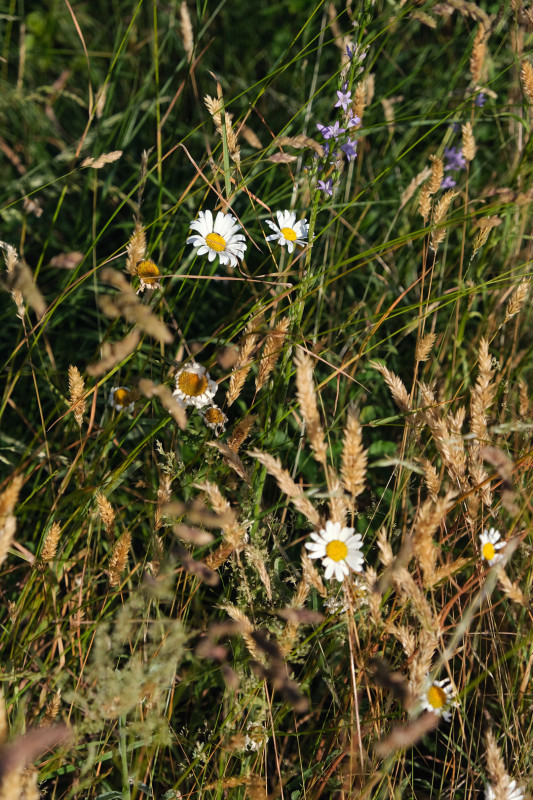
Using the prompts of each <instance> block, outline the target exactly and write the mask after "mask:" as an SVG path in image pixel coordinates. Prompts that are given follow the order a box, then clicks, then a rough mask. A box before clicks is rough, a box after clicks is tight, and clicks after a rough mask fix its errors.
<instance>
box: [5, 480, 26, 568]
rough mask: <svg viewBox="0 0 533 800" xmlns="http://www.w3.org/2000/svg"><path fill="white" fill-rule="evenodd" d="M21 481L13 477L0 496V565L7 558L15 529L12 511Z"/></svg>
mask: <svg viewBox="0 0 533 800" xmlns="http://www.w3.org/2000/svg"><path fill="white" fill-rule="evenodd" d="M23 481H24V479H23V477H22V475H15V476H14V477H13V480H12V481H11V483H10V484H9V486H8V487H7V489H5V490H4V491H3V492H2V494H0V564H2V563H3V562H4V561H5V560H6V558H7V555H8V552H9V548H10V547H11V544H12V542H13V538H14V536H15V531H16V529H17V520H16V518H15V516H14V514H13V510H14V508H15V505H16V503H17V500H18V496H19V492H20V489H21V486H22V484H23Z"/></svg>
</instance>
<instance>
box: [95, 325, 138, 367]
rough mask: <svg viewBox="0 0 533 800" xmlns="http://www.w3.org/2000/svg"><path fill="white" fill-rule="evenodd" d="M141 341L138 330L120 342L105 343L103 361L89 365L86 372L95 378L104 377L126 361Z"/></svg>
mask: <svg viewBox="0 0 533 800" xmlns="http://www.w3.org/2000/svg"><path fill="white" fill-rule="evenodd" d="M140 339H141V335H140V333H139V331H138V330H135V329H133V330H132V331H131V333H128V335H127V336H125V337H124V339H121V341H120V342H104V343H103V345H102V359H101V361H96V362H95V363H94V364H89V366H88V367H87V368H86V370H85V371H86V372H87V374H88V375H90V376H91V377H93V378H97V377H98V376H100V375H103V374H104V373H106V372H109V370H111V369H113V367H115V366H116V365H117V364H120V362H121V361H124V359H126V358H127V357H128V356H129V355H131V354H132V353H133V352H134V351H135V350H136V349H137V346H138V344H139V341H140Z"/></svg>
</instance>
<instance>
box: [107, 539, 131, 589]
mask: <svg viewBox="0 0 533 800" xmlns="http://www.w3.org/2000/svg"><path fill="white" fill-rule="evenodd" d="M130 547H131V533H130V532H129V531H124V533H123V534H122V536H121V537H120V539H119V540H118V541H117V543H116V544H115V546H114V548H113V552H112V553H111V557H110V559H109V583H110V585H111V586H118V584H119V583H120V576H121V574H122V573H123V572H124V570H125V569H126V564H127V563H128V554H129V552H130Z"/></svg>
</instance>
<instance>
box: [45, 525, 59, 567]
mask: <svg viewBox="0 0 533 800" xmlns="http://www.w3.org/2000/svg"><path fill="white" fill-rule="evenodd" d="M60 537H61V525H60V524H59V523H58V522H53V523H52V526H51V528H50V530H49V531H48V533H47V534H46V536H45V538H44V542H43V546H42V548H41V564H40V566H41V569H44V566H45V565H46V564H48V562H49V561H53V560H54V558H55V557H56V553H57V546H58V544H59V539H60Z"/></svg>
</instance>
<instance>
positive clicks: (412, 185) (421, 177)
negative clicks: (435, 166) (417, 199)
mask: <svg viewBox="0 0 533 800" xmlns="http://www.w3.org/2000/svg"><path fill="white" fill-rule="evenodd" d="M430 175H431V169H430V168H429V167H424V169H423V170H422V171H421V172H419V173H418V175H415V177H414V178H413V179H412V180H411V181H410V182H409V184H408V186H407V188H406V189H404V190H403V192H402V194H401V197H400V208H403V207H404V205H405V204H406V203H408V202H409V200H410V199H411V197H412V196H413V195H414V193H415V192H416V190H417V189H418V187H419V186H420V184H421V183H424V181H425V180H427V179H428V178H429V176H430Z"/></svg>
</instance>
